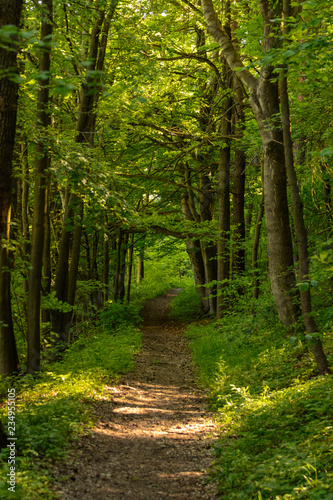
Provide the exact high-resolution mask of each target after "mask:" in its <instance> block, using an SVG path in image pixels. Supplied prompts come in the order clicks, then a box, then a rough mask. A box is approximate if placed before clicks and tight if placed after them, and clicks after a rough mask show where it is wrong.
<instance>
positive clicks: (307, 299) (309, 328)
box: [280, 0, 330, 375]
mask: <svg viewBox="0 0 333 500" xmlns="http://www.w3.org/2000/svg"><path fill="white" fill-rule="evenodd" d="M283 6H284V18H285V19H286V18H287V19H288V18H289V16H290V14H291V12H290V1H289V0H283ZM284 34H285V35H288V28H287V26H286V25H285V26H284ZM280 101H281V114H282V127H283V144H284V152H285V159H286V169H287V175H288V184H289V190H290V196H291V203H292V209H293V217H294V223H295V231H296V236H297V246H298V255H299V279H300V282H301V283H306V284H307V287H306V286H305V287H302V286H301V288H300V294H301V307H302V313H303V321H304V324H305V328H306V332H307V334H308V335H309V336H312V335H313V334H318V327H317V325H316V321H315V319H314V317H313V315H312V314H311V312H312V305H311V287H310V283H309V255H308V237H307V230H306V227H305V222H304V214H303V203H302V199H301V195H300V191H299V186H298V181H297V173H296V169H295V164H294V154H293V142H292V136H291V122H290V109H289V95H288V81H287V73H286V70H283V71H282V73H281V77H280ZM310 346H311V349H312V352H313V354H314V357H315V360H316V363H317V368H318V370H319V373H321V374H322V375H324V374H325V373H328V372H329V371H330V370H329V367H328V361H327V358H326V355H325V353H324V350H323V346H322V343H321V340H320V339H319V338H316V337H315V336H314V337H313V339H312V340H310Z"/></svg>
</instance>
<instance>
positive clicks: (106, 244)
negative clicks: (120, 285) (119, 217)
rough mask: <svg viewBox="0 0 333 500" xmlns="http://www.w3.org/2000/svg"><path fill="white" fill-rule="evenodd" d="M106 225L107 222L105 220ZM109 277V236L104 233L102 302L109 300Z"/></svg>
mask: <svg viewBox="0 0 333 500" xmlns="http://www.w3.org/2000/svg"><path fill="white" fill-rule="evenodd" d="M105 222H106V225H107V223H108V220H107V218H106V221H105ZM109 275H110V255H109V235H108V234H107V232H105V233H104V243H103V278H102V280H103V283H104V302H107V301H108V300H109Z"/></svg>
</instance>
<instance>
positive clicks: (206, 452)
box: [54, 289, 217, 500]
mask: <svg viewBox="0 0 333 500" xmlns="http://www.w3.org/2000/svg"><path fill="white" fill-rule="evenodd" d="M178 292H179V289H174V290H170V291H169V292H167V293H166V294H165V295H163V296H161V297H158V298H156V299H152V300H149V301H148V302H147V303H146V305H145V307H144V310H143V313H142V316H143V319H144V321H143V326H142V332H143V346H142V349H141V350H140V352H139V354H138V355H137V358H136V367H135V370H134V371H133V372H131V373H128V374H127V375H126V376H124V377H123V378H122V379H121V381H120V382H119V383H117V384H116V385H111V384H110V385H106V386H105V389H104V393H103V399H101V400H96V402H95V403H94V414H95V418H96V422H97V423H96V425H95V427H94V428H93V429H92V432H90V433H88V434H87V435H84V436H82V437H81V438H80V439H79V440H78V441H75V442H73V449H72V450H71V452H70V453H69V455H68V457H67V459H66V461H65V462H64V463H63V464H62V465H61V466H60V467H59V468H58V469H57V471H55V475H56V476H57V477H59V476H60V477H63V478H64V477H65V479H63V481H62V482H58V483H57V484H56V486H55V488H54V490H55V491H56V493H57V494H58V495H59V497H60V498H61V499H64V500H69V499H70V500H73V499H76V498H79V499H81V500H106V499H115V500H119V499H121V498H129V499H135V500H138V499H144V500H157V499H163V498H174V499H184V500H185V499H187V500H188V499H202V500H204V499H213V498H217V496H216V489H215V487H214V485H213V484H212V483H207V481H206V480H207V469H208V468H209V467H210V465H211V462H212V455H211V449H210V448H211V445H212V444H213V443H214V441H215V439H216V429H215V427H214V424H213V422H212V420H211V417H212V414H211V413H210V412H209V409H208V405H207V399H206V396H205V393H204V391H202V390H201V389H199V388H198V386H197V384H196V381H195V373H194V367H193V362H192V359H191V355H190V352H189V349H188V346H187V341H186V338H185V336H184V335H183V334H182V326H181V325H180V324H179V323H178V324H177V323H175V322H172V321H170V320H169V319H168V309H169V303H170V301H171V299H172V297H173V296H175V295H176V294H177V293H178Z"/></svg>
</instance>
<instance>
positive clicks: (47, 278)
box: [42, 179, 52, 339]
mask: <svg viewBox="0 0 333 500" xmlns="http://www.w3.org/2000/svg"><path fill="white" fill-rule="evenodd" d="M50 192H51V185H50V180H49V179H48V181H47V188H46V214H45V237H44V249H43V290H42V293H43V295H44V296H46V295H49V294H50V293H51V282H52V265H51V223H50ZM50 322H51V311H50V309H42V323H45V324H48V326H45V327H44V331H43V336H44V338H48V339H49V338H50V325H49V324H50Z"/></svg>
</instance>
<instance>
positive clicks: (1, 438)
mask: <svg viewBox="0 0 333 500" xmlns="http://www.w3.org/2000/svg"><path fill="white" fill-rule="evenodd" d="M7 445H8V441H7V434H6V431H5V428H4V426H3V423H2V422H1V420H0V450H2V449H3V448H7Z"/></svg>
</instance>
